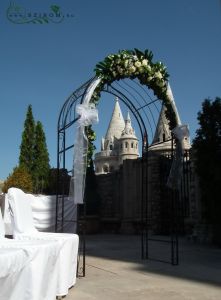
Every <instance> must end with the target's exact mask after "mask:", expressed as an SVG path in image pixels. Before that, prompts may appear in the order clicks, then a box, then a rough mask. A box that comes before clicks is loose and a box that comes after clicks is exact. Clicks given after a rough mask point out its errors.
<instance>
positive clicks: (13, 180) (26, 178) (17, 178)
mask: <svg viewBox="0 0 221 300" xmlns="http://www.w3.org/2000/svg"><path fill="white" fill-rule="evenodd" d="M10 187H16V188H19V189H22V190H23V191H24V192H26V193H32V192H33V184H32V178H31V175H30V174H29V172H28V171H27V169H26V168H25V167H24V166H19V167H15V168H14V170H13V172H12V174H9V176H8V178H7V179H6V181H5V182H4V186H3V189H2V191H3V193H7V191H8V189H9V188H10Z"/></svg>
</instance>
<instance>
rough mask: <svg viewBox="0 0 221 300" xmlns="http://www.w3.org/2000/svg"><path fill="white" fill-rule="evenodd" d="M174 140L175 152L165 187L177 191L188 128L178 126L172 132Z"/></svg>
mask: <svg viewBox="0 0 221 300" xmlns="http://www.w3.org/2000/svg"><path fill="white" fill-rule="evenodd" d="M172 133H173V134H174V136H175V138H176V152H175V156H174V158H173V162H172V166H171V169H170V174H169V177H168V181H167V185H168V186H169V187H170V188H173V189H178V188H179V185H180V180H181V177H182V174H181V172H182V158H183V153H184V141H185V138H187V139H189V128H188V126H187V125H179V126H177V127H175V128H174V129H173V130H172Z"/></svg>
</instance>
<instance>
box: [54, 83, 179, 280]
mask: <svg viewBox="0 0 221 300" xmlns="http://www.w3.org/2000/svg"><path fill="white" fill-rule="evenodd" d="M93 80H94V78H91V79H90V80H88V81H87V82H86V83H84V84H83V85H82V86H81V87H80V88H78V89H77V90H76V91H74V92H73V93H72V94H71V95H70V96H69V97H68V99H67V100H66V101H65V102H64V104H63V106H62V109H61V111H60V114H59V118H58V125H57V170H58V173H57V187H58V189H57V197H56V225H55V231H63V227H64V223H66V222H77V224H76V225H77V230H78V232H81V257H82V261H83V263H82V264H83V265H82V268H81V275H83V276H85V219H84V220H83V222H82V221H81V223H80V222H79V220H78V219H77V221H74V220H65V219H64V201H65V196H66V195H65V192H64V188H63V187H60V185H62V183H61V180H60V169H67V170H68V172H72V166H71V168H70V169H68V168H67V164H66V152H67V151H68V150H70V149H72V148H74V144H73V143H72V144H68V145H67V130H68V129H70V128H71V127H72V126H73V125H74V124H75V123H76V121H77V120H78V116H77V115H76V113H75V107H76V105H77V104H78V103H82V101H83V98H84V95H85V93H86V92H87V89H88V88H89V86H90V84H91V82H92V81H93ZM138 86H139V87H140V89H141V91H138V90H137V87H138ZM102 92H106V93H109V94H112V95H114V96H117V97H118V98H119V99H120V101H122V102H123V103H124V104H125V105H126V106H127V108H128V109H129V110H130V112H131V113H132V115H133V117H134V118H135V120H136V122H137V124H138V127H139V130H140V136H141V139H142V156H141V160H142V182H143V183H144V181H146V182H147V180H148V170H147V164H148V151H147V150H148V130H147V125H146V124H148V126H149V128H150V131H151V132H152V136H153V128H152V125H151V124H152V123H153V124H154V126H156V121H155V119H154V115H153V112H152V109H151V108H150V106H151V105H152V107H154V109H155V110H156V111H157V112H158V114H159V107H158V106H159V105H158V106H157V103H160V106H161V105H162V102H161V101H160V99H153V98H152V97H151V96H150V95H149V93H148V92H147V90H145V87H144V86H142V85H140V84H139V83H138V82H137V81H136V80H130V84H129V83H128V82H124V81H121V83H119V82H113V83H112V84H110V85H107V84H106V85H105V86H104V88H103V89H102ZM131 98H132V99H131ZM146 98H148V100H149V101H147V100H146ZM148 114H149V115H150V116H148ZM171 145H173V143H171ZM59 187H60V189H62V191H63V193H59V192H58V191H59V190H60V189H59ZM83 206H84V217H85V204H83ZM176 240H177V239H175V241H176ZM148 241H149V237H148V191H147V184H142V191H141V257H142V258H143V259H147V258H149V253H148ZM171 251H172V252H173V253H176V255H175V256H174V255H173V254H172V256H171V263H172V264H177V263H178V243H176V242H175V243H174V238H173V239H171Z"/></svg>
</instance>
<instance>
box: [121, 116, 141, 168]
mask: <svg viewBox="0 0 221 300" xmlns="http://www.w3.org/2000/svg"><path fill="white" fill-rule="evenodd" d="M138 156H139V153H138V139H137V137H136V135H135V131H134V129H133V128H132V125H131V118H130V114H129V112H128V114H127V118H126V119H125V128H124V130H123V131H122V133H121V137H120V151H119V159H120V163H122V162H123V160H124V159H136V158H138Z"/></svg>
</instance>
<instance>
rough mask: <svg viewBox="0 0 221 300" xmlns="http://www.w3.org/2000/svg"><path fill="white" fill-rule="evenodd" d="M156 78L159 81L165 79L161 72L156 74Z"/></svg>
mask: <svg viewBox="0 0 221 300" xmlns="http://www.w3.org/2000/svg"><path fill="white" fill-rule="evenodd" d="M155 77H157V78H159V79H162V78H163V75H162V74H161V72H160V71H158V72H156V73H155Z"/></svg>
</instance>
